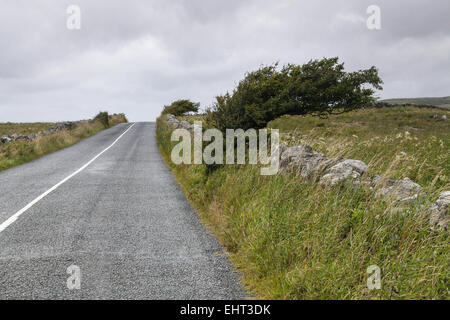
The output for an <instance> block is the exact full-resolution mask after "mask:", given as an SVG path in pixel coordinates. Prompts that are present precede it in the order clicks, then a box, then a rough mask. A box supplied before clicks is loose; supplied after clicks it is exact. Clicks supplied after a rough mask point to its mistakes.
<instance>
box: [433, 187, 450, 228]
mask: <svg viewBox="0 0 450 320" xmlns="http://www.w3.org/2000/svg"><path fill="white" fill-rule="evenodd" d="M449 208H450V191H444V192H442V193H441V195H440V196H439V199H437V201H436V202H435V203H434V205H433V206H432V207H431V213H430V224H431V227H432V228H433V229H441V228H445V229H447V228H448V224H449V222H450V221H449V220H450V219H449V218H448V211H449Z"/></svg>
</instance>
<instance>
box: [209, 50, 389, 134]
mask: <svg viewBox="0 0 450 320" xmlns="http://www.w3.org/2000/svg"><path fill="white" fill-rule="evenodd" d="M382 83H383V82H382V80H381V79H380V77H379V75H378V70H377V68H375V67H371V68H369V69H366V70H359V71H355V72H345V71H344V64H343V63H339V59H338V58H337V57H336V58H324V59H322V60H311V61H309V62H308V63H306V64H304V65H294V64H288V65H286V66H284V67H283V68H281V69H280V68H279V67H278V64H274V65H271V66H263V67H261V68H260V69H258V70H256V71H253V72H250V73H248V74H246V76H245V78H244V79H243V80H242V81H240V82H239V84H238V86H237V87H236V88H235V89H234V90H233V92H232V93H231V94H229V93H227V94H225V95H223V96H218V97H217V98H216V102H215V104H214V105H213V106H212V108H211V110H209V115H210V117H211V118H212V120H213V121H214V123H215V126H216V127H217V128H219V129H221V130H225V129H227V128H230V129H236V128H242V129H248V128H263V127H265V126H266V125H267V123H268V122H269V121H271V120H273V119H275V118H277V117H279V116H281V115H285V114H289V115H307V114H312V115H316V116H319V117H327V116H328V115H330V114H336V113H343V112H347V111H351V110H355V109H358V108H360V107H362V106H364V105H366V104H368V103H370V102H372V101H374V100H375V98H374V96H373V95H374V93H375V89H378V90H381V89H382V87H381V84H382Z"/></svg>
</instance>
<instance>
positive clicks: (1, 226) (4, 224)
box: [0, 123, 136, 232]
mask: <svg viewBox="0 0 450 320" xmlns="http://www.w3.org/2000/svg"><path fill="white" fill-rule="evenodd" d="M135 124H136V123H133V124H132V125H131V126H129V127H128V129H127V130H125V132H124V133H122V134H121V135H120V136H119V137H118V138H117V139H116V140H114V142H113V143H112V144H111V145H110V146H109V147H107V148H106V149H104V150H103V151H102V152H100V153H99V154H98V155H96V156H95V157H94V158H92V159H91V160H90V161H89V162H88V163H86V164H85V165H84V166H82V167H81V168H80V169H78V170H77V171H75V172H74V173H72V174H71V175H69V176H67V177H66V178H64V179H63V180H61V181H60V182H58V183H57V184H55V185H54V186H53V187H51V188H50V189H48V190H47V191H45V192H44V193H43V194H41V195H40V196H39V197H37V198H36V199H34V200H33V201H31V202H30V203H29V204H27V205H26V206H25V207H23V208H22V209H20V210H19V211H17V212H16V213H15V214H13V215H12V216H11V217H9V218H8V219H6V220H5V221H4V222H2V224H0V232H2V231H3V230H5V229H6V228H8V227H9V226H10V225H11V224H12V223H14V221H16V220H17V218H19V217H20V216H21V215H22V214H23V213H24V212H25V211H27V210H28V209H30V208H31V207H32V206H33V205H35V204H36V203H37V202H39V201H40V200H42V199H43V198H44V197H45V196H46V195H48V194H49V193H50V192H52V191H54V190H56V189H57V188H58V187H59V186H60V185H62V184H63V183H64V182H66V181H67V180H69V179H70V178H72V177H73V176H75V175H77V174H78V173H80V172H81V171H83V170H84V169H86V167H87V166H88V165H90V164H91V163H92V162H94V161H95V160H96V159H97V158H98V157H100V156H101V155H102V154H103V153H105V152H106V151H108V150H109V148H111V147H112V146H113V145H115V144H116V142H117V141H119V139H120V138H122V137H123V136H124V135H125V134H126V133H127V132H128V130H130V129H131V128H132V127H133V126H134V125H135Z"/></svg>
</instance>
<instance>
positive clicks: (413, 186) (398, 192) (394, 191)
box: [372, 176, 422, 204]
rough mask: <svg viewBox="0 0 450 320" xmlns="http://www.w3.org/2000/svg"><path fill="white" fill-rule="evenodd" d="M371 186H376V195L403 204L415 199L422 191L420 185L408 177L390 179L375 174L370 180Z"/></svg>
mask: <svg viewBox="0 0 450 320" xmlns="http://www.w3.org/2000/svg"><path fill="white" fill-rule="evenodd" d="M372 186H373V187H374V188H375V189H377V188H378V190H377V191H376V193H375V195H376V196H378V197H384V198H385V199H387V200H390V201H396V202H401V203H405V204H406V203H410V202H411V201H414V200H416V199H417V198H418V196H419V195H420V194H421V193H422V187H421V186H420V185H419V184H417V183H415V182H414V181H412V180H411V179H409V178H404V179H392V178H386V177H382V176H376V177H375V178H374V179H373V180H372Z"/></svg>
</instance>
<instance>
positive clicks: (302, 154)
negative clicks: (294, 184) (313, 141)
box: [280, 143, 338, 178]
mask: <svg viewBox="0 0 450 320" xmlns="http://www.w3.org/2000/svg"><path fill="white" fill-rule="evenodd" d="M336 161H338V159H329V158H327V157H326V156H325V155H323V154H322V153H318V152H316V151H314V150H313V149H312V148H311V146H309V145H307V144H305V143H302V144H300V145H298V146H296V147H288V148H287V149H285V150H284V152H283V153H282V154H281V156H280V171H281V172H283V171H284V172H285V171H291V172H295V173H299V174H300V176H302V177H304V178H312V177H318V176H319V175H320V172H322V171H323V170H325V169H326V168H328V167H329V166H331V165H333V164H335V163H336Z"/></svg>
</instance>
